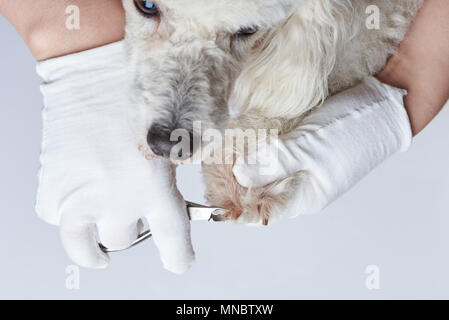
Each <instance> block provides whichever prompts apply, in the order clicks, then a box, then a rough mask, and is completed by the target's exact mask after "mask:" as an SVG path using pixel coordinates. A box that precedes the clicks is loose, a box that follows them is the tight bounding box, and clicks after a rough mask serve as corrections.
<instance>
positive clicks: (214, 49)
mask: <svg viewBox="0 0 449 320" xmlns="http://www.w3.org/2000/svg"><path fill="white" fill-rule="evenodd" d="M291 2H292V0H155V1H145V0H123V4H124V7H125V9H126V14H127V27H126V31H127V32H126V43H127V48H128V58H129V63H130V67H131V70H130V72H131V74H132V84H131V88H132V93H131V96H132V102H133V103H132V104H133V107H132V108H133V110H132V114H133V121H134V124H133V125H134V126H137V130H138V133H137V134H139V135H141V137H139V139H142V140H144V139H145V140H146V141H148V144H149V145H150V147H151V149H152V151H153V152H154V153H156V154H157V155H160V156H165V157H167V156H168V155H169V151H170V150H171V147H172V146H173V144H174V143H176V142H171V141H170V134H171V132H173V130H177V129H182V130H185V131H186V132H188V133H189V134H190V137H191V139H192V136H193V135H192V130H193V123H194V121H201V123H202V126H203V127H208V128H211V127H212V128H222V127H224V126H226V123H227V121H228V118H229V114H230V108H229V97H230V95H231V92H232V90H233V88H234V87H235V86H236V82H237V79H238V78H239V77H240V76H241V75H242V73H244V69H245V68H246V67H248V66H249V65H250V63H248V60H249V59H250V57H251V56H254V55H255V52H259V54H258V57H259V61H257V60H256V61H252V63H251V68H252V70H251V72H252V77H257V72H258V70H260V72H274V71H275V70H271V71H270V70H267V68H265V69H263V68H262V67H261V66H262V64H269V61H260V59H262V60H263V59H264V57H263V55H261V54H260V52H261V51H263V50H273V48H271V47H269V48H264V47H263V46H266V44H267V41H266V39H267V38H270V37H272V36H273V35H272V33H273V30H274V28H275V27H276V26H279V25H280V24H282V23H285V21H286V20H287V19H288V17H289V13H290V12H291V8H290V6H291ZM267 58H268V54H267V55H266V56H265V59H266V60H268V59H267ZM257 65H259V67H260V68H258V67H257ZM254 73H255V74H254ZM260 76H262V75H260ZM262 90H263V89H262ZM231 108H232V106H231Z"/></svg>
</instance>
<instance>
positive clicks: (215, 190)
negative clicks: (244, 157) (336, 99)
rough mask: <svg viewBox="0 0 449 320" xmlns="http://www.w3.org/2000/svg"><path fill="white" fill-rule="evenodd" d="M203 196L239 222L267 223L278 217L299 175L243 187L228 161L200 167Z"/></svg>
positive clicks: (294, 188) (294, 187)
mask: <svg viewBox="0 0 449 320" xmlns="http://www.w3.org/2000/svg"><path fill="white" fill-rule="evenodd" d="M203 178H204V181H205V184H206V200H207V201H208V202H209V203H210V204H211V205H213V206H217V207H221V208H225V209H227V210H229V212H228V213H227V217H228V218H231V220H232V221H234V222H236V223H241V224H256V225H265V226H266V225H268V224H269V223H271V222H273V221H275V220H278V219H279V218H281V217H282V215H283V212H284V209H285V206H286V204H287V203H288V202H289V200H290V199H291V197H292V194H293V192H292V191H293V190H296V188H297V185H298V181H299V180H298V178H299V176H297V175H293V176H292V177H289V178H287V179H283V180H281V181H277V182H275V183H272V184H270V185H267V186H264V187H261V188H249V189H248V188H244V187H242V186H241V185H240V184H239V183H238V182H237V180H236V179H235V177H234V174H233V172H232V165H211V166H204V167H203Z"/></svg>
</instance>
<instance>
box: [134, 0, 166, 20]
mask: <svg viewBox="0 0 449 320" xmlns="http://www.w3.org/2000/svg"><path fill="white" fill-rule="evenodd" d="M134 4H135V5H136V8H137V10H139V11H140V12H141V13H142V14H143V15H145V16H146V17H155V16H158V15H159V14H160V12H159V8H158V7H157V5H156V4H155V3H154V2H153V1H145V0H134Z"/></svg>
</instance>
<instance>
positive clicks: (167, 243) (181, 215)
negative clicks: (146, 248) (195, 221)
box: [146, 198, 195, 274]
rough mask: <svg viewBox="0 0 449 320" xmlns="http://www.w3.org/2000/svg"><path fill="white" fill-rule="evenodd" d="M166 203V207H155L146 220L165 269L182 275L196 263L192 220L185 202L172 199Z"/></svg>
mask: <svg viewBox="0 0 449 320" xmlns="http://www.w3.org/2000/svg"><path fill="white" fill-rule="evenodd" d="M164 202H165V203H164V206H155V210H154V211H152V212H151V213H150V214H148V215H147V216H146V219H147V221H148V224H149V227H150V229H151V233H152V234H153V239H154V242H155V244H156V246H157V248H158V249H159V255H160V258H161V260H162V263H163V265H164V267H165V269H167V270H168V271H171V272H173V273H176V274H181V273H184V272H186V271H187V270H188V269H189V268H190V267H191V265H192V264H193V263H194V261H195V253H194V251H193V247H192V240H191V237H190V220H189V217H188V214H187V210H186V206H185V202H184V200H182V199H180V200H178V199H176V198H175V199H173V198H172V199H167V201H164Z"/></svg>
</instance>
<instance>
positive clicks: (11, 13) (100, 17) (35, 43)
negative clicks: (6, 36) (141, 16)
mask: <svg viewBox="0 0 449 320" xmlns="http://www.w3.org/2000/svg"><path fill="white" fill-rule="evenodd" d="M70 5H75V6H77V7H78V8H79V10H80V29H79V30H76V29H75V30H69V29H68V28H67V27H66V19H67V17H68V14H67V13H66V8H67V7H68V6H70ZM0 12H1V13H2V14H3V15H4V16H5V17H6V18H7V19H8V20H9V21H10V22H11V23H12V24H13V25H14V27H15V28H16V29H17V31H18V32H19V34H20V35H21V37H22V38H23V39H24V41H25V42H26V44H27V46H28V47H29V49H30V50H31V52H32V53H33V55H34V57H35V58H36V59H37V60H45V59H48V58H52V57H57V56H62V55H65V54H69V53H73V52H79V51H83V50H87V49H91V48H94V47H98V46H101V45H104V44H107V43H111V42H114V41H118V40H120V39H122V38H123V35H124V25H125V17H124V11H123V8H122V5H121V1H120V0H94V1H92V0H57V1H55V0H37V1H32V0H21V1H11V0H0Z"/></svg>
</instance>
